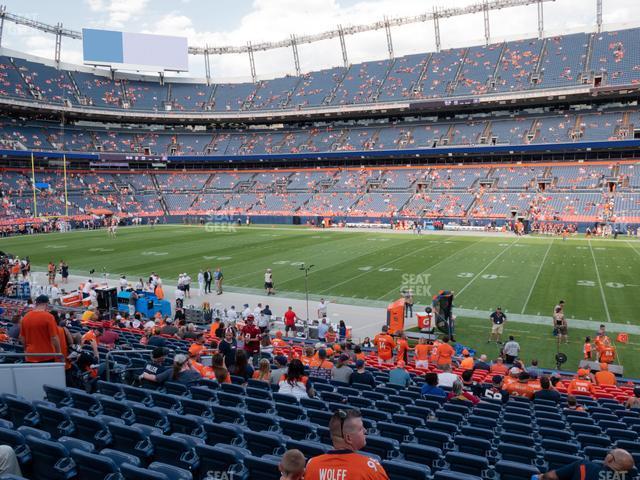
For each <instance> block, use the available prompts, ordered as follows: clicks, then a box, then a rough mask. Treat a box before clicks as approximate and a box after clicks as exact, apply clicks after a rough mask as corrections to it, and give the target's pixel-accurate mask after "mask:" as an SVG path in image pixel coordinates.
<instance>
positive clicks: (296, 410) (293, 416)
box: [276, 402, 307, 420]
mask: <svg viewBox="0 0 640 480" xmlns="http://www.w3.org/2000/svg"><path fill="white" fill-rule="evenodd" d="M276 412H277V413H278V416H280V417H282V418H286V419H287V420H307V414H306V412H305V409H304V408H302V407H300V406H297V405H293V404H291V403H280V402H276Z"/></svg>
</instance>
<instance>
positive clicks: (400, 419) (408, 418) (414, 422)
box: [392, 407, 427, 429]
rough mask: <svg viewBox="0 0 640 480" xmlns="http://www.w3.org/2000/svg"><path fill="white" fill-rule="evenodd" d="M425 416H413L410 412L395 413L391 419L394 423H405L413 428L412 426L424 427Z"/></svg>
mask: <svg viewBox="0 0 640 480" xmlns="http://www.w3.org/2000/svg"><path fill="white" fill-rule="evenodd" d="M414 408H420V407H414ZM426 418H427V417H420V416H415V415H410V414H407V415H403V414H401V413H397V414H395V415H393V417H392V420H393V422H394V423H396V424H398V425H406V426H407V427H411V428H412V429H413V428H420V427H424V422H425V420H426Z"/></svg>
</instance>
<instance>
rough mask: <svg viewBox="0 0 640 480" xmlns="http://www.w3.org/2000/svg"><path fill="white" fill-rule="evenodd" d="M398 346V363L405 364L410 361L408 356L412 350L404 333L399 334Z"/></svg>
mask: <svg viewBox="0 0 640 480" xmlns="http://www.w3.org/2000/svg"><path fill="white" fill-rule="evenodd" d="M396 346H397V347H398V354H397V358H396V360H397V361H400V360H402V361H403V362H404V363H405V364H406V363H407V362H408V361H409V358H408V356H409V355H408V354H409V350H411V348H410V347H409V342H408V341H407V336H406V335H405V333H404V332H403V331H400V332H398V341H397V342H396Z"/></svg>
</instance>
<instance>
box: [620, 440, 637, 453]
mask: <svg viewBox="0 0 640 480" xmlns="http://www.w3.org/2000/svg"><path fill="white" fill-rule="evenodd" d="M615 446H616V448H624V449H625V450H627V451H628V452H629V453H640V443H639V442H632V441H629V440H618V441H616V443H615Z"/></svg>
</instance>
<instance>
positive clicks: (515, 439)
mask: <svg viewBox="0 0 640 480" xmlns="http://www.w3.org/2000/svg"><path fill="white" fill-rule="evenodd" d="M500 442H501V443H509V444H515V445H522V446H525V447H534V446H535V443H536V442H535V440H534V438H533V437H530V436H528V435H520V434H518V433H508V432H504V433H502V435H500Z"/></svg>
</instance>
